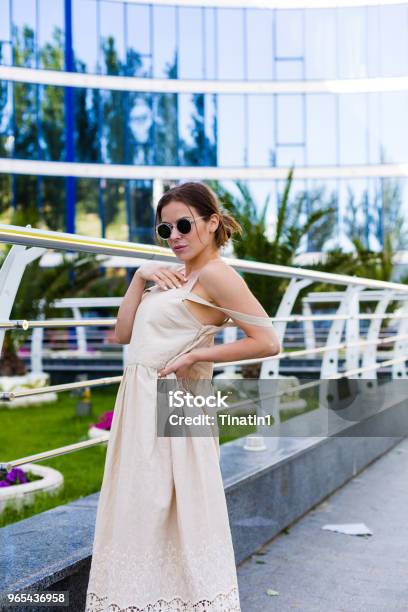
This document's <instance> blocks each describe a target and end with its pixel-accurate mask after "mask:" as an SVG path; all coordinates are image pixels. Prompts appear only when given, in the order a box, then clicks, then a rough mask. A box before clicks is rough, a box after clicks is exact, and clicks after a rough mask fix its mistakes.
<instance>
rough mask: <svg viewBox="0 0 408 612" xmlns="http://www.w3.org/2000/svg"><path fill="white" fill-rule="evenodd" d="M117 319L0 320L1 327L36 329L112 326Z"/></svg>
mask: <svg viewBox="0 0 408 612" xmlns="http://www.w3.org/2000/svg"><path fill="white" fill-rule="evenodd" d="M116 321H117V319H112V318H104V319H48V320H45V319H43V320H39V321H27V320H26V319H22V320H20V321H18V320H16V321H0V329H23V330H24V331H26V330H27V329H34V328H38V327H43V328H54V327H96V326H102V325H106V326H111V325H116Z"/></svg>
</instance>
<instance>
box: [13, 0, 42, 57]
mask: <svg viewBox="0 0 408 612" xmlns="http://www.w3.org/2000/svg"><path fill="white" fill-rule="evenodd" d="M36 34H37V32H36V12H35V0H27V2H16V1H15V0H14V2H13V32H12V36H13V63H14V65H15V66H24V67H26V68H35V67H36V65H37V54H36Z"/></svg>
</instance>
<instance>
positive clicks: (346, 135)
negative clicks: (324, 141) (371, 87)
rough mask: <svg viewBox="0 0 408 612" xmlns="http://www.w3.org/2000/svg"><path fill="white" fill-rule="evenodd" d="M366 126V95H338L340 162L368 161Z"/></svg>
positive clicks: (362, 162)
mask: <svg viewBox="0 0 408 612" xmlns="http://www.w3.org/2000/svg"><path fill="white" fill-rule="evenodd" d="M367 128H368V125H367V95H366V94H350V95H343V96H339V153H340V163H341V164H344V165H350V164H366V163H368V159H367V135H368V131H367Z"/></svg>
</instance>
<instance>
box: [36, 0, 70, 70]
mask: <svg viewBox="0 0 408 612" xmlns="http://www.w3.org/2000/svg"><path fill="white" fill-rule="evenodd" d="M38 7H39V19H38V23H39V32H38V47H39V59H40V67H41V68H45V69H47V70H63V69H64V5H63V2H62V0H40V2H39V4H38Z"/></svg>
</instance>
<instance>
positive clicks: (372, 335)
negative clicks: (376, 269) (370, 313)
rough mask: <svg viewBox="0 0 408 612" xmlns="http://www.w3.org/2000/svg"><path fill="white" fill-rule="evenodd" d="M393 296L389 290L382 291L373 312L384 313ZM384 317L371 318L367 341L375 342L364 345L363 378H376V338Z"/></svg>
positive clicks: (361, 376) (378, 335) (361, 374)
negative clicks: (365, 369) (382, 293)
mask: <svg viewBox="0 0 408 612" xmlns="http://www.w3.org/2000/svg"><path fill="white" fill-rule="evenodd" d="M392 296H393V293H392V292H390V291H384V295H383V297H382V298H381V299H380V300H379V301H378V303H377V306H376V308H375V311H374V314H376V315H378V316H380V315H383V314H384V313H385V311H386V310H387V308H388V304H389V303H390V300H391V298H392ZM383 320H384V318H381V319H380V318H378V319H372V320H371V323H370V326H369V328H368V332H367V342H375V344H372V345H369V346H366V347H365V349H364V351H363V358H362V367H363V368H367V371H366V372H364V378H370V379H376V378H377V375H378V372H377V370H376V369H375V368H373V367H371V366H374V365H375V364H376V362H377V352H378V340H379V337H380V331H381V325H382V323H383ZM360 378H363V373H362V372H361V373H360Z"/></svg>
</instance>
